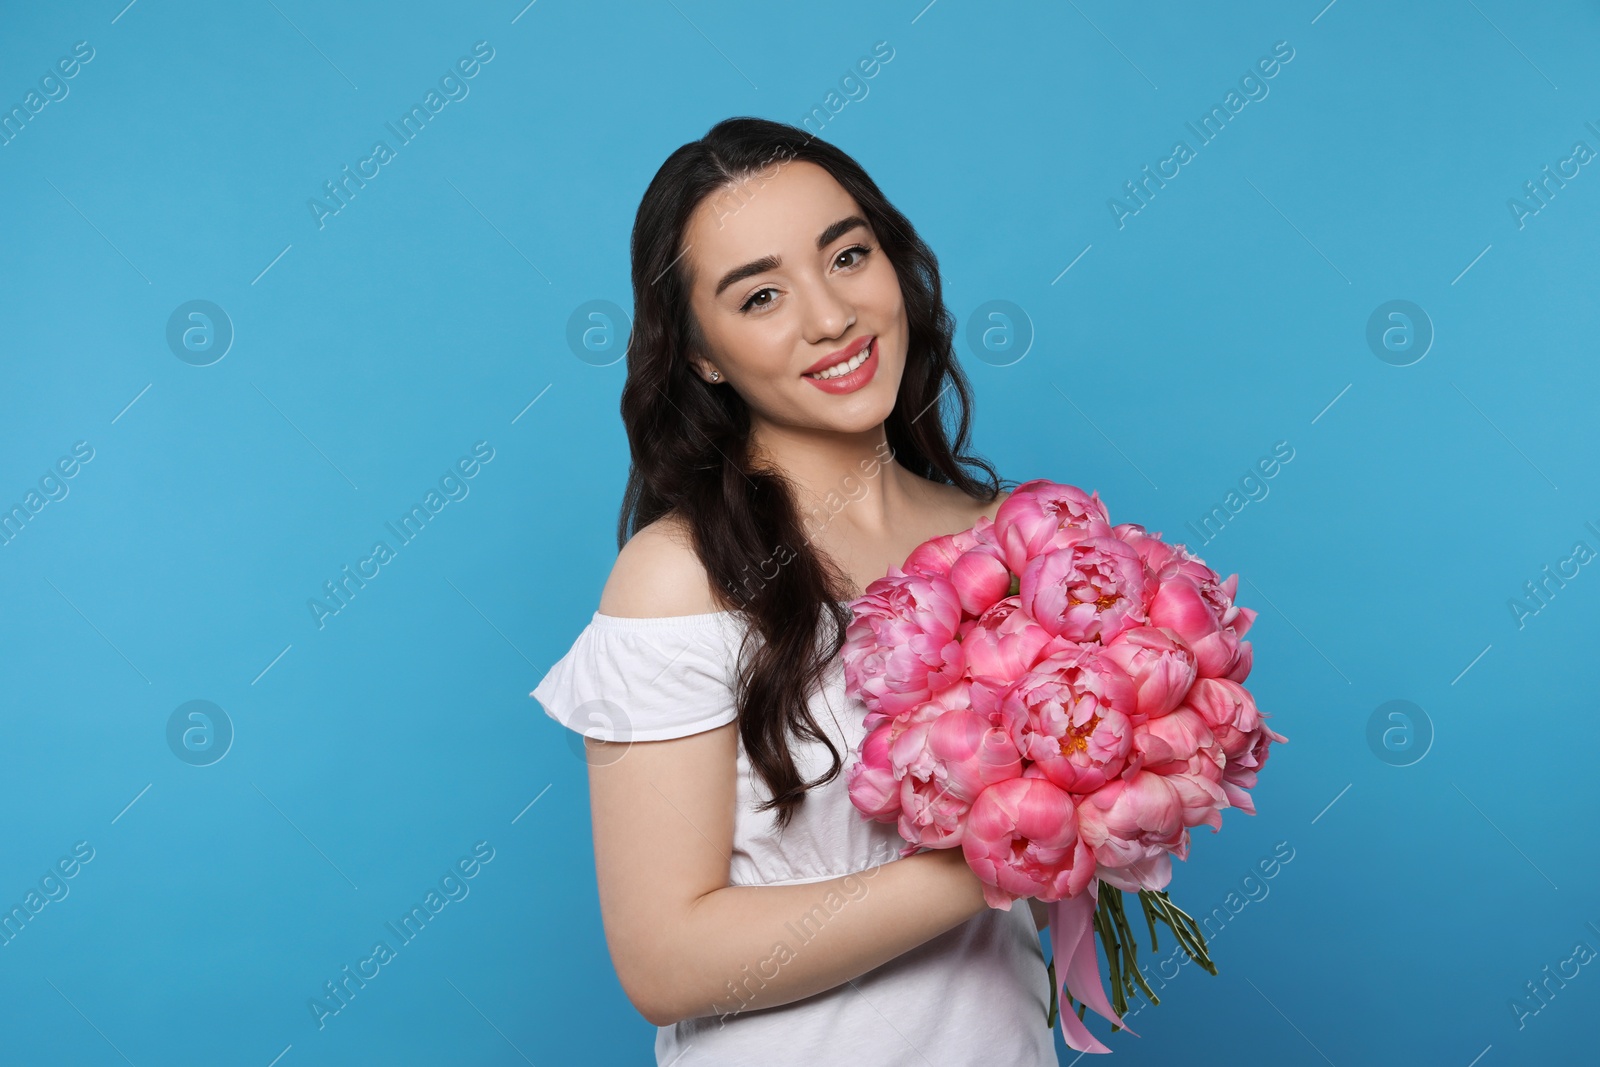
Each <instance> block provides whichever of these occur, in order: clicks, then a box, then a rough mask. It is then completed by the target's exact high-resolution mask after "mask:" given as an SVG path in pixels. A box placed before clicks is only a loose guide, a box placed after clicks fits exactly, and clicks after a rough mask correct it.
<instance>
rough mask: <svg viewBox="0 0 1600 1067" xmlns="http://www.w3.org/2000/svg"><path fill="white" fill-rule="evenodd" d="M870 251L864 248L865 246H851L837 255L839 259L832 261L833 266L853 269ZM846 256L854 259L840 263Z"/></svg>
mask: <svg viewBox="0 0 1600 1067" xmlns="http://www.w3.org/2000/svg"><path fill="white" fill-rule="evenodd" d="M871 251H872V249H870V248H868V247H866V246H865V245H852V246H851V247H849V248H847V249H845V250H844V251H843V252H840V253H839V258H838V259H835V260H834V264H835V265H836V266H842V267H853V266H855V265H856V264H858V263H860V262H861V261H862V260H863V259H865V258H866V257H867V253H869V252H871ZM846 256H854V257H855V258H854V259H852V260H851V261H850V262H848V263H840V262H839V260H842V259H844V258H845V257H846Z"/></svg>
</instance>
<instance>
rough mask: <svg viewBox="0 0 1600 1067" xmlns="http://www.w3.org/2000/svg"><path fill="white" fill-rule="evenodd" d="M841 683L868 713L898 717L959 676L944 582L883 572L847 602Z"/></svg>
mask: <svg viewBox="0 0 1600 1067" xmlns="http://www.w3.org/2000/svg"><path fill="white" fill-rule="evenodd" d="M851 608H852V611H853V613H854V614H853V618H852V619H851V621H850V623H849V625H848V626H847V627H846V628H845V644H844V648H843V650H842V658H843V660H844V673H845V682H846V684H847V686H848V687H849V689H850V690H851V691H853V692H855V693H857V694H858V695H859V696H860V698H861V701H862V702H863V703H864V704H866V705H867V707H868V708H869V709H872V710H874V711H883V712H885V713H887V714H889V715H901V714H904V713H906V712H909V711H910V710H911V709H912V708H914V707H915V706H916V705H918V704H920V703H922V702H923V701H925V700H927V699H928V698H929V697H931V696H932V695H933V694H934V693H936V692H938V691H939V690H941V689H944V688H946V687H948V686H950V685H952V684H954V683H955V682H956V681H958V680H960V678H961V670H962V661H961V644H960V642H958V641H956V640H955V634H956V628H957V627H958V626H959V625H960V624H961V601H960V596H959V594H958V593H957V592H956V588H955V586H953V585H951V584H950V582H949V580H948V579H945V578H942V577H939V576H937V575H934V576H925V575H921V574H905V573H904V572H902V571H900V570H899V568H892V569H891V570H890V572H889V575H888V576H887V577H884V578H879V579H877V580H876V581H874V582H872V583H871V584H870V585H868V586H867V588H866V591H865V592H864V593H863V594H862V595H861V596H860V597H858V598H857V599H856V600H855V601H853V602H852V604H851Z"/></svg>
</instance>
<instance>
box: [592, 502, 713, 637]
mask: <svg viewBox="0 0 1600 1067" xmlns="http://www.w3.org/2000/svg"><path fill="white" fill-rule="evenodd" d="M717 610H719V605H718V604H717V603H716V602H715V601H714V600H713V599H712V596H711V579H710V577H709V576H708V575H707V574H706V569H705V566H704V565H703V564H702V563H701V562H700V557H699V556H698V555H697V554H696V553H695V550H694V537H693V535H692V533H691V531H690V529H689V526H688V523H687V522H685V521H684V520H682V519H681V518H679V517H678V516H676V515H674V514H668V515H663V516H662V517H661V518H659V519H657V520H656V521H655V522H652V523H650V524H649V525H647V526H644V527H642V528H641V529H640V530H639V531H638V532H637V533H635V534H634V535H633V536H632V537H631V538H629V539H628V543H627V544H625V545H623V546H622V551H620V552H618V553H617V561H616V563H614V564H612V567H611V574H610V576H609V577H607V578H606V584H605V588H604V589H603V590H601V592H600V613H601V614H603V615H615V616H620V617H622V618H644V619H653V618H665V617H671V616H674V615H700V614H705V613H708V612H714V611H717Z"/></svg>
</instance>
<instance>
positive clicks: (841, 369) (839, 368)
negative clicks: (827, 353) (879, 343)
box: [806, 342, 876, 378]
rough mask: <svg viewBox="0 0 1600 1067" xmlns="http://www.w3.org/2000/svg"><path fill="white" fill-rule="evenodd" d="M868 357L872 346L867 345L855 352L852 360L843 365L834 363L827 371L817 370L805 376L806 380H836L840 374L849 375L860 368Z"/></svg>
mask: <svg viewBox="0 0 1600 1067" xmlns="http://www.w3.org/2000/svg"><path fill="white" fill-rule="evenodd" d="M873 343H874V344H875V343H876V342H873ZM870 355H872V344H868V345H867V347H866V348H863V349H862V350H861V351H860V352H857V353H856V354H855V356H854V358H852V359H847V360H845V361H844V362H843V363H835V364H834V365H833V366H831V367H829V368H828V369H827V370H819V371H818V372H817V373H815V374H808V375H806V377H807V378H837V377H839V375H841V374H849V373H850V372H851V371H853V370H855V369H856V368H857V367H859V366H861V364H863V363H865V362H866V361H867V357H868V356H870Z"/></svg>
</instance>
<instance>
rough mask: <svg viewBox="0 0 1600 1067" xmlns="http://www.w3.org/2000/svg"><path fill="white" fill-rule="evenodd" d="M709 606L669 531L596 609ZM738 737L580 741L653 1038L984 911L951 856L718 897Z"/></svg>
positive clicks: (658, 527) (632, 549)
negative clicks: (657, 1029) (661, 1029)
mask: <svg viewBox="0 0 1600 1067" xmlns="http://www.w3.org/2000/svg"><path fill="white" fill-rule="evenodd" d="M716 607H717V605H715V604H714V603H713V602H712V600H711V595H710V584H709V580H708V578H707V576H706V574H705V570H704V568H703V567H702V566H701V565H700V561H699V558H698V557H697V556H695V555H694V552H693V550H692V549H691V548H690V547H689V540H688V536H687V533H686V532H685V531H684V530H683V529H682V528H681V527H678V526H675V525H673V524H672V523H671V522H670V521H669V520H667V519H663V520H658V521H657V522H655V523H652V524H651V525H649V526H647V527H645V528H644V529H642V530H640V531H639V532H638V533H637V534H635V535H634V536H633V537H632V538H631V539H630V540H629V541H628V543H627V544H626V545H625V546H624V547H623V550H622V552H621V553H620V554H619V555H618V557H617V562H616V565H615V566H614V567H613V568H612V572H611V577H610V578H609V579H608V581H607V582H606V588H605V590H604V591H603V592H602V594H601V597H600V610H601V611H603V612H605V613H606V614H609V615H619V616H633V617H652V616H655V617H659V616H672V615H688V614H694V613H697V612H704V611H711V610H715V609H716ZM737 730H738V726H737V724H735V723H729V724H727V725H725V726H721V727H718V728H716V729H714V730H708V731H704V732H702V733H697V734H691V735H689V736H687V737H681V738H675V739H672V740H667V741H643V742H633V743H631V744H627V743H607V742H603V741H596V740H592V739H591V740H587V741H586V742H585V744H586V746H587V748H588V751H589V753H590V758H589V796H590V809H591V819H592V823H593V829H594V854H595V874H596V877H597V880H598V884H599V892H600V912H601V918H602V920H603V922H604V925H605V932H606V943H607V945H608V947H609V948H610V951H611V959H612V963H613V965H614V966H615V968H616V971H617V977H618V979H619V980H620V981H621V983H622V988H623V991H624V992H625V993H626V994H627V995H628V999H629V1000H630V1001H632V1002H633V1005H634V1007H636V1008H637V1009H638V1010H639V1012H640V1014H642V1015H643V1016H644V1017H645V1018H646V1019H648V1020H649V1021H650V1022H652V1023H654V1024H656V1025H657V1026H666V1025H670V1024H671V1023H674V1022H677V1021H678V1020H680V1019H687V1018H693V1017H695V1016H701V1015H720V1014H727V1013H730V1012H734V1011H740V1010H744V1009H747V1008H755V1007H771V1006H773V1005H777V1004H787V1003H789V1002H791V1001H795V1000H799V999H801V998H803V997H808V996H811V995H812V994H814V993H819V992H821V991H823V990H825V989H831V988H833V987H835V986H837V985H840V984H842V983H844V982H846V981H848V980H849V979H851V978H855V977H856V976H857V975H860V974H863V973H865V972H866V971H869V970H871V969H872V968H874V967H876V966H878V965H880V964H882V963H884V962H886V961H888V960H891V959H893V958H895V957H896V956H898V955H900V954H901V953H903V952H906V951H907V950H909V949H912V948H915V947H916V946H918V945H920V944H922V943H924V942H925V941H927V940H929V939H930V938H933V937H935V936H937V935H939V934H941V933H943V932H944V931H946V930H949V929H951V928H952V927H954V926H957V925H959V924H961V923H962V922H965V921H966V920H967V919H970V918H971V917H973V916H974V915H977V914H979V913H981V912H982V911H983V909H984V908H986V907H987V906H988V905H987V904H986V902H985V901H984V898H983V887H982V883H980V882H979V880H978V877H977V875H975V874H973V873H972V871H971V869H970V868H969V867H967V865H966V861H965V860H964V859H963V858H962V856H961V850H960V849H940V850H935V851H932V852H924V853H920V854H918V855H914V856H909V857H907V858H905V859H897V860H891V861H889V862H887V863H885V864H881V865H879V866H876V867H870V868H868V869H867V870H865V871H861V872H858V873H855V874H849V875H843V876H841V877H838V878H830V879H828V880H826V881H822V882H811V883H806V884H803V885H781V886H730V885H728V875H729V869H730V863H731V854H732V850H733V827H734V812H735V808H736V805H737V803H738V798H737V794H736V788H735V786H736V777H735V776H736V773H737V762H738V734H737Z"/></svg>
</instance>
